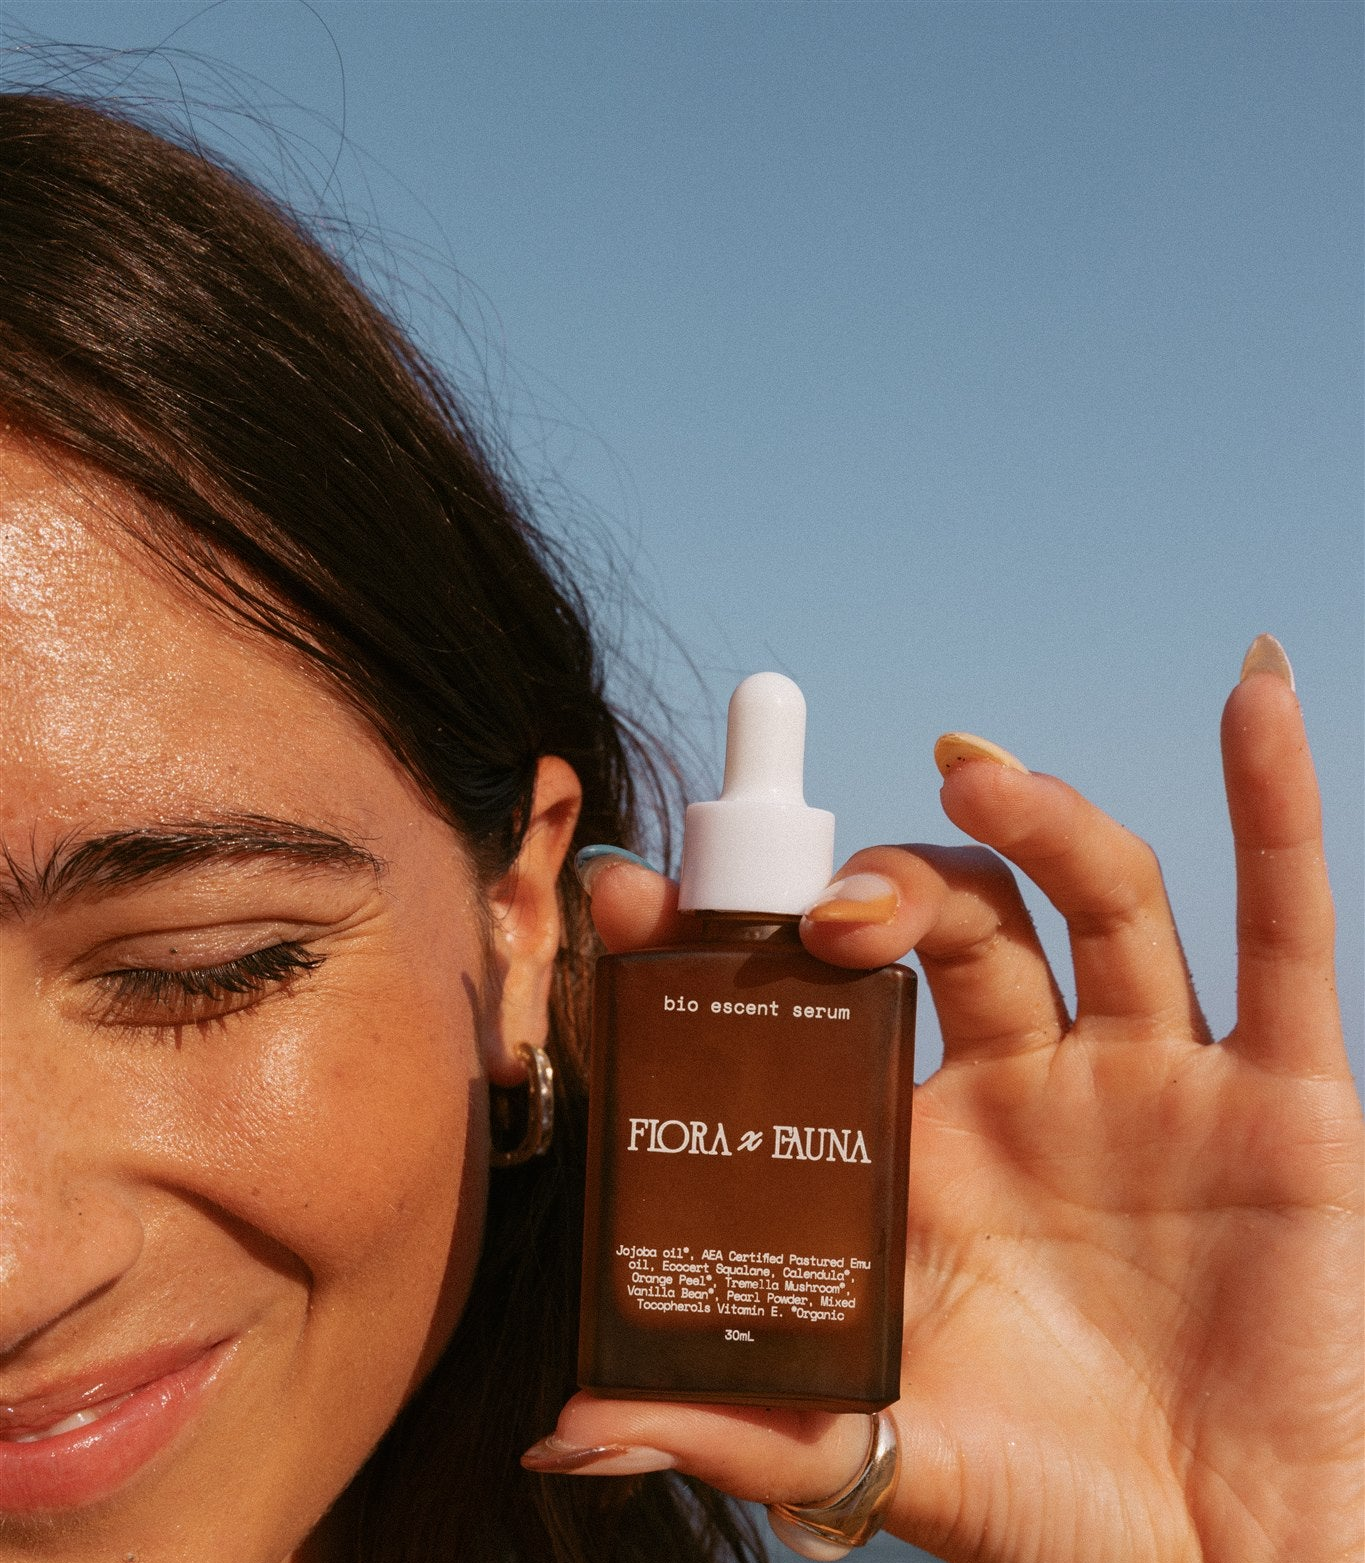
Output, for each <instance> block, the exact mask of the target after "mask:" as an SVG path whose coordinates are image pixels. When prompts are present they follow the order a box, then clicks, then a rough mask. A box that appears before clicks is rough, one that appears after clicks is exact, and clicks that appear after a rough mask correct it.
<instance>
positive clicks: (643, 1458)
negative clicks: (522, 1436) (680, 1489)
mask: <svg viewBox="0 0 1365 1563" xmlns="http://www.w3.org/2000/svg"><path fill="white" fill-rule="evenodd" d="M521 1463H522V1464H523V1465H524V1466H525V1467H526V1469H527V1470H528V1471H548V1472H552V1473H553V1474H554V1475H556V1476H573V1475H576V1474H578V1473H580V1472H581V1473H582V1474H583V1475H584V1476H643V1475H644V1473H645V1472H646V1471H671V1470H672V1469H673V1467H674V1466H675V1465H677V1463H678V1462H677V1460H676V1459H675V1458H674V1456H673V1455H671V1454H665V1453H664V1451H663V1450H662V1449H647V1448H645V1447H644V1445H642V1444H597V1445H595V1446H593V1447H592V1448H588V1449H585V1448H583V1447H582V1446H581V1445H579V1444H566V1443H564V1442H563V1441H562V1440H561V1439H559V1438H557V1437H556V1436H555V1435H554V1434H553V1433H551V1434H550V1436H549V1437H548V1438H542V1439H541V1440H540V1442H539V1443H538V1444H533V1445H532V1446H531V1448H529V1449H528V1450H527V1451H526V1453H525V1454H524V1455H522V1457H521Z"/></svg>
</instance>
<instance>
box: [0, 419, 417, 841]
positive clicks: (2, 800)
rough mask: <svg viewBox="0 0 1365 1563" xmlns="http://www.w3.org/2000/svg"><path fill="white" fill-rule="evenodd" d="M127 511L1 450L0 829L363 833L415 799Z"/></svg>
mask: <svg viewBox="0 0 1365 1563" xmlns="http://www.w3.org/2000/svg"><path fill="white" fill-rule="evenodd" d="M133 507H134V501H133V500H132V499H131V498H130V497H129V496H127V495H126V494H122V493H120V492H119V491H117V490H110V489H109V488H108V487H107V486H106V487H102V488H93V487H92V486H91V485H89V484H87V483H84V482H79V481H77V479H76V475H75V474H73V473H70V472H67V471H63V470H62V469H61V468H60V467H59V466H56V465H54V464H53V463H52V462H51V461H50V460H48V459H39V458H38V457H37V456H35V455H34V454H32V453H30V452H28V451H26V450H25V449H24V448H23V447H19V446H16V445H14V444H11V443H8V442H6V441H4V440H0V667H2V668H3V670H4V672H3V678H0V832H2V833H3V835H4V837H5V839H6V840H8V841H12V840H13V833H14V832H16V831H17V832H18V833H19V836H20V838H21V839H24V840H27V839H28V837H29V836H30V833H31V832H34V831H36V833H37V835H38V837H39V838H42V837H45V836H46V835H48V833H49V832H52V833H61V832H64V831H68V830H70V829H72V828H79V829H87V828H93V829H99V828H103V827H106V826H117V825H123V824H129V823H139V824H140V823H146V822H149V821H156V820H162V819H175V818H187V817H193V816H195V815H196V814H197V813H200V812H202V811H203V810H204V809H205V808H210V809H214V810H222V809H224V808H227V809H231V810H234V811H236V812H239V813H246V814H260V815H269V816H274V817H279V818H284V819H298V820H300V821H302V822H306V823H312V824H316V825H319V826H321V827H324V828H341V829H343V830H348V831H352V832H358V833H360V834H361V835H365V834H368V833H371V832H373V831H374V830H376V829H378V828H379V826H380V824H381V823H382V822H383V820H384V819H385V818H386V817H388V816H389V815H391V813H392V811H393V810H394V808H395V807H400V806H401V807H408V808H411V807H413V806H414V801H415V797H416V793H415V789H414V788H413V786H412V784H411V782H410V780H409V779H408V778H407V777H406V774H405V773H403V772H402V771H401V769H400V768H399V767H398V766H397V765H396V763H395V762H394V761H393V759H392V758H391V756H390V755H389V753H388V751H387V750H386V749H385V748H384V747H383V745H382V744H381V743H380V741H379V740H378V738H377V737H376V736H375V735H374V734H373V732H372V730H371V729H370V728H369V727H368V725H367V724H366V723H365V722H364V721H363V720H362V719H361V717H360V716H359V715H358V714H357V713H355V712H354V711H353V710H352V709H351V707H350V706H349V705H348V704H347V703H346V702H345V701H343V700H342V699H341V697H340V696H339V695H337V694H336V693H335V692H334V691H333V690H332V689H331V688H330V687H329V686H328V684H327V683H326V681H325V679H324V678H323V677H322V675H321V674H320V673H319V672H317V671H315V670H314V669H312V668H311V667H310V666H309V665H308V664H307V663H306V662H305V661H304V659H302V658H301V657H299V656H298V655H297V654H296V653H292V652H290V651H288V650H287V649H286V648H284V647H283V646H280V645H278V644H277V643H275V642H273V641H271V640H270V639H269V638H268V637H265V636H263V635H261V634H258V633H253V632H251V631H249V630H247V629H245V628H239V627H237V626H235V625H234V624H232V623H231V622H230V621H229V620H228V619H226V618H225V617H224V616H223V615H222V614H221V613H219V612H216V611H214V609H212V608H211V607H210V606H209V605H208V604H207V603H205V602H203V601H201V600H199V599H198V598H197V597H196V596H195V594H194V593H193V592H192V591H191V590H189V589H188V588H184V587H181V586H180V585H178V584H176V583H175V582H174V581H173V580H172V579H170V578H169V577H168V576H167V574H166V573H164V572H163V571H161V570H159V569H157V568H156V567H155V564H154V562H153V561H152V560H151V559H150V558H148V557H147V555H146V554H145V552H144V551H143V549H142V547H141V545H140V544H138V543H136V542H134V541H133V540H132V539H131V538H129V537H128V536H127V534H126V533H125V532H123V531H122V530H121V528H120V526H119V524H118V520H119V516H120V514H123V515H125V516H126V517H127V518H128V519H132V514H131V513H132V511H133Z"/></svg>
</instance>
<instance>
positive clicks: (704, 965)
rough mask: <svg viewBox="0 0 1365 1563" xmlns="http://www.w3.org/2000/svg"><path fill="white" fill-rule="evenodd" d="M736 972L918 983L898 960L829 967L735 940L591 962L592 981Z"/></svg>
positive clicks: (787, 948) (787, 949)
mask: <svg viewBox="0 0 1365 1563" xmlns="http://www.w3.org/2000/svg"><path fill="white" fill-rule="evenodd" d="M737 968H742V969H744V970H746V971H749V972H753V973H755V974H757V973H758V972H759V971H762V972H764V973H768V974H771V975H774V976H776V975H778V974H779V973H780V974H782V975H790V976H792V977H798V978H804V979H807V980H810V981H815V982H819V983H821V984H822V985H823V984H829V983H838V984H845V983H858V982H867V983H874V984H876V985H879V986H880V985H892V986H907V985H909V986H913V985H914V984H915V983H916V982H917V980H918V978H917V976H916V973H915V971H914V970H913V969H912V968H911V967H909V966H905V965H902V964H900V963H899V962H897V963H894V964H892V965H889V966H876V967H872V968H870V969H860V968H854V967H848V966H831V965H830V964H829V963H828V962H827V961H822V960H819V959H817V958H816V957H815V956H814V955H811V954H810V953H809V952H808V951H807V950H806V949H805V947H804V946H803V945H800V944H796V945H785V944H784V945H783V946H781V947H780V948H774V947H772V946H765V945H761V944H754V943H752V942H747V941H743V940H738V939H736V940H714V941H708V942H707V943H705V944H681V945H661V946H657V947H652V948H648V949H643V950H630V951H626V952H623V953H619V954H614V955H602V956H599V957H598V960H597V978H598V981H599V982H600V981H603V980H611V979H612V978H614V977H617V976H625V975H626V974H628V973H636V972H638V973H641V974H643V973H646V972H650V971H653V972H656V973H658V974H660V975H662V974H663V973H664V972H665V971H667V970H669V969H673V970H679V971H682V970H687V971H706V970H707V969H711V970H714V971H720V970H721V969H727V970H729V969H737Z"/></svg>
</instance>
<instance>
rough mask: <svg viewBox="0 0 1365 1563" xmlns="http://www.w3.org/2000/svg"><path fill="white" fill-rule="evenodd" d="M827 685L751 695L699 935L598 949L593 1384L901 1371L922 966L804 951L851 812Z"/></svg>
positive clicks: (698, 844)
mask: <svg viewBox="0 0 1365 1563" xmlns="http://www.w3.org/2000/svg"><path fill="white" fill-rule="evenodd" d="M805 720H806V707H805V701H804V699H803V698H802V695H801V691H800V690H799V689H798V688H797V687H796V685H795V684H793V683H792V682H791V680H790V679H787V678H784V677H783V676H782V675H781V674H778V673H756V674H754V675H753V677H751V678H748V679H746V680H745V681H744V682H743V683H742V684H741V685H740V686H739V688H738V689H737V690H736V691H735V694H734V696H733V698H732V699H731V702H730V712H729V727H728V734H727V740H726V759H725V781H724V786H723V788H722V791H721V796H720V797H719V798H718V799H716V800H715V801H714V802H711V803H697V804H693V805H692V806H691V807H690V808H689V809H688V811H687V816H686V822H685V826H684V838H683V864H682V878H681V891H680V902H679V904H680V908H681V909H682V910H683V911H685V912H690V913H692V914H694V919H695V924H696V930H697V932H696V939H695V942H693V943H691V944H688V945H686V946H673V947H669V948H666V949H655V950H641V951H636V952H634V953H632V954H628V955H607V956H603V957H602V958H601V959H600V960H599V961H598V963H597V976H596V989H595V999H594V1003H595V1018H594V1036H593V1058H592V1088H591V1095H590V1098H589V1100H590V1103H591V1107H590V1122H589V1134H588V1188H587V1210H586V1222H585V1230H584V1251H583V1297H582V1325H581V1332H580V1339H579V1364H578V1377H579V1383H580V1384H581V1385H582V1386H583V1387H584V1388H586V1389H592V1390H596V1391H598V1392H599V1393H602V1394H606V1395H612V1396H621V1397H626V1398H631V1397H634V1398H645V1397H648V1398H653V1399H666V1400H694V1401H729V1402H734V1403H740V1404H745V1403H748V1404H763V1405H775V1404H783V1405H791V1406H804V1407H811V1408H820V1409H824V1410H832V1411H872V1410H876V1409H879V1408H880V1407H882V1406H885V1405H889V1404H890V1403H891V1402H892V1401H893V1400H895V1399H896V1397H897V1395H898V1394H899V1386H900V1348H901V1306H902V1286H903V1278H904V1268H905V1207H906V1182H907V1173H908V1167H909V1150H910V1097H911V1089H912V1080H913V1072H914V1009H915V976H914V973H913V972H911V971H909V970H908V969H907V968H905V967H903V966H888V967H884V968H882V969H881V970H880V971H871V972H863V971H848V970H843V969H840V968H837V967H833V966H828V965H825V964H824V963H823V962H821V961H817V960H816V959H815V958H814V957H813V956H810V955H808V954H807V953H806V951H805V949H804V948H803V946H802V944H801V941H800V937H799V934H798V925H799V923H800V917H801V913H802V912H804V911H805V910H806V908H807V907H808V906H809V905H810V904H811V903H812V902H813V901H814V900H815V899H816V897H817V896H818V895H819V894H820V892H821V891H822V890H823V889H824V888H825V886H826V885H827V884H828V882H829V878H830V875H831V872H832V869H833V851H834V818H833V816H832V815H831V814H828V813H826V812H825V811H824V810H822V809H812V808H808V807H807V806H806V803H805V801H804V797H803V793H802V765H803V758H804V747H805Z"/></svg>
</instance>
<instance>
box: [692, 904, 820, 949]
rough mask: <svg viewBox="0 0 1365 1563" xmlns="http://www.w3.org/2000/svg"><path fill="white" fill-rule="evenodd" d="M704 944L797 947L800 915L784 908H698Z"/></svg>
mask: <svg viewBox="0 0 1365 1563" xmlns="http://www.w3.org/2000/svg"><path fill="white" fill-rule="evenodd" d="M696 915H697V919H698V921H699V923H700V925H701V927H700V938H701V942H702V943H703V944H764V945H778V946H782V947H788V946H790V947H797V946H799V945H800V943H801V933H800V927H801V919H800V918H799V917H796V916H788V915H787V914H786V913H782V912H698V913H697V914H696Z"/></svg>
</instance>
